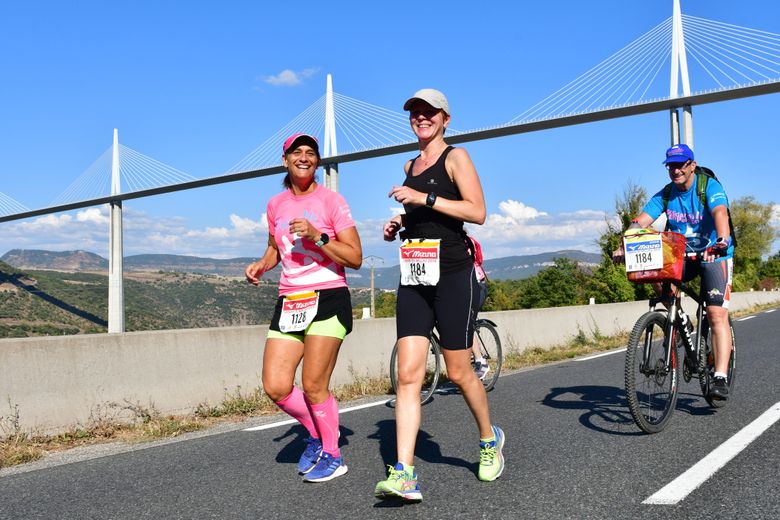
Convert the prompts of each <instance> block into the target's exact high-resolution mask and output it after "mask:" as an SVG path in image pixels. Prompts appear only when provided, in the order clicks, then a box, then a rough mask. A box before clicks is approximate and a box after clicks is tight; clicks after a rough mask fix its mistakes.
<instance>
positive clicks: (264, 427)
mask: <svg viewBox="0 0 780 520" xmlns="http://www.w3.org/2000/svg"><path fill="white" fill-rule="evenodd" d="M388 402H390V400H387V401H376V402H374V403H366V404H359V405H357V406H350V407H349V408H344V409H342V410H339V414H342V413H347V412H354V411H355V410H362V409H363V408H372V407H374V406H382V405H385V404H387V403H388ZM297 422H298V421H297V420H295V419H287V420H286V421H279V422H274V423H268V424H262V425H260V426H253V427H251V428H246V429H244V430H242V431H245V432H257V431H260V430H270V429H271V428H276V427H277V426H286V425H288V424H295V423H297Z"/></svg>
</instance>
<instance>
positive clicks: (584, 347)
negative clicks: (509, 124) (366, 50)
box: [0, 304, 778, 468]
mask: <svg viewBox="0 0 780 520" xmlns="http://www.w3.org/2000/svg"><path fill="white" fill-rule="evenodd" d="M776 307H778V306H777V305H776V304H765V305H756V306H753V307H751V308H749V309H744V310H741V311H737V312H733V313H732V316H733V317H735V318H736V317H740V316H745V315H748V314H754V313H756V312H761V311H763V310H766V309H770V308H776ZM627 339H628V333H623V334H619V335H616V336H610V337H606V336H601V334H600V333H599V332H598V330H596V331H595V332H594V333H593V334H592V335H591V336H590V337H589V336H587V335H586V334H585V333H583V332H582V331H580V333H579V334H578V335H577V336H576V337H575V338H573V339H572V341H570V342H569V343H568V344H566V345H559V346H556V347H553V348H547V349H543V348H533V349H526V350H524V351H522V352H518V349H517V348H516V347H515V346H514V345H504V363H503V366H502V371H511V370H517V369H520V368H525V367H531V366H537V365H543V364H547V363H554V362H557V361H562V360H566V359H571V358H575V357H579V356H584V355H588V354H592V353H596V352H604V351H608V350H612V349H616V348H620V347H623V346H625V344H626V342H627ZM349 370H350V374H351V375H352V379H353V381H352V382H351V383H349V384H347V385H343V386H341V387H339V388H336V389H334V392H333V393H334V395H335V397H336V399H338V400H339V401H351V400H354V399H359V398H363V397H368V396H379V395H387V394H389V393H390V380H389V378H387V377H372V376H370V375H369V374H359V373H358V372H357V370H355V368H354V367H350V369H349ZM384 372H386V371H385V370H381V373H384ZM8 405H9V409H10V410H11V413H10V415H8V416H0V434H2V435H4V437H0V468H4V467H9V466H15V465H18V464H25V463H28V462H32V461H35V460H38V459H40V458H42V457H44V456H45V455H46V454H47V453H52V452H57V451H62V450H66V449H71V448H75V447H78V446H86V445H92V444H99V443H105V442H127V443H135V442H148V441H152V440H157V439H165V438H173V437H177V436H179V435H181V434H183V433H187V432H192V431H197V430H202V429H205V428H208V427H210V426H213V425H215V424H217V423H220V422H226V421H234V422H237V421H241V420H243V419H244V418H246V417H253V416H260V415H269V414H274V413H277V412H278V411H279V409H278V408H277V407H276V405H275V404H274V402H273V401H272V400H271V399H270V398H269V397H268V396H267V395H265V394H264V393H263V391H262V390H261V389H259V388H255V389H253V390H251V391H249V392H242V389H241V388H237V389H236V390H235V391H234V392H233V393H229V392H228V391H227V390H226V392H225V398H224V399H223V401H222V402H221V403H220V404H218V405H216V406H210V405H208V404H205V403H204V404H201V405H200V406H198V407H197V408H196V409H195V411H194V412H193V413H192V414H190V415H186V416H172V415H168V416H163V415H161V414H159V413H158V412H157V411H156V410H155V409H154V407H144V406H141V405H140V404H138V403H130V402H125V403H122V404H116V403H113V404H111V405H109V406H108V409H106V410H97V411H96V413H95V414H94V417H93V418H92V419H91V421H90V424H89V425H88V426H86V427H75V428H73V429H71V430H69V431H67V432H65V433H61V434H58V435H28V434H26V433H23V432H22V431H21V428H20V421H19V410H18V407H16V406H13V405H11V403H8ZM109 409H110V410H109ZM110 411H112V412H114V413H113V414H112V413H109V412H110ZM119 413H124V415H125V417H127V416H128V415H129V416H130V420H127V419H125V420H123V421H119V420H117V419H116V417H117V415H118V414H119Z"/></svg>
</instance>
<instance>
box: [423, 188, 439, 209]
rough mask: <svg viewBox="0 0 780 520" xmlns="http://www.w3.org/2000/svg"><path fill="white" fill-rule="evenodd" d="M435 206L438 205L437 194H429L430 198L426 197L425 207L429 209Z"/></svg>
mask: <svg viewBox="0 0 780 520" xmlns="http://www.w3.org/2000/svg"><path fill="white" fill-rule="evenodd" d="M434 204H436V194H435V193H434V192H430V193H428V196H427V197H425V205H426V206H428V207H429V208H432V207H433V205H434Z"/></svg>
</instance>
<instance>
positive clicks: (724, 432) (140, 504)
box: [0, 311, 780, 520]
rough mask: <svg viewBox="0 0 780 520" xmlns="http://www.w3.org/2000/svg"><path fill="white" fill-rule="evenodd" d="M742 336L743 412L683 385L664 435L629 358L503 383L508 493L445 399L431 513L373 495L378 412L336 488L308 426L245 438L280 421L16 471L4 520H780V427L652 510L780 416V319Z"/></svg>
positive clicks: (349, 431)
mask: <svg viewBox="0 0 780 520" xmlns="http://www.w3.org/2000/svg"><path fill="white" fill-rule="evenodd" d="M735 331H736V335H737V341H738V343H737V345H738V361H737V363H738V364H737V380H736V389H735V392H734V395H733V398H732V399H731V400H730V401H729V403H728V406H726V407H725V408H723V409H721V410H713V409H711V408H710V407H709V406H708V405H707V403H706V401H704V399H703V398H702V397H701V395H700V393H699V387H698V382H697V381H696V380H694V381H691V383H687V384H686V383H684V382H683V383H682V388H681V391H680V397H679V401H678V403H677V410H676V411H675V414H674V416H673V417H672V420H671V421H670V423H669V425H668V426H667V428H666V430H664V431H663V432H661V433H659V434H656V435H645V434H643V433H642V432H640V431H639V429H638V428H637V427H636V426H635V425H634V423H633V421H632V419H631V417H630V414H629V413H628V408H627V405H626V399H625V396H624V393H623V358H624V355H623V353H622V352H621V351H618V352H613V353H610V354H608V355H602V356H599V357H594V358H590V359H587V358H586V359H578V360H571V361H567V362H563V363H558V364H555V365H548V366H544V367H538V368H534V369H531V370H524V371H520V372H515V373H513V374H509V375H506V376H504V377H502V378H501V379H500V380H499V381H498V384H497V385H496V388H495V389H494V391H492V392H491V393H490V403H491V411H492V416H493V419H494V422H495V423H496V424H498V425H500V426H501V427H502V428H503V429H504V430H505V432H506V434H507V444H506V448H505V456H506V460H507V466H506V470H505V472H504V474H503V476H502V477H501V478H500V479H499V480H497V481H496V482H492V483H483V482H480V481H478V480H477V478H476V467H477V466H476V465H477V460H478V446H477V440H476V437H477V432H476V427H475V425H474V421H473V420H472V418H471V416H470V415H469V412H468V410H467V408H466V406H465V404H464V402H463V399H462V398H461V397H460V396H459V395H458V394H456V393H453V392H446V391H445V392H443V393H441V394H439V395H437V396H436V397H435V399H434V400H433V402H432V403H430V404H429V405H426V406H425V407H424V408H423V425H422V430H421V432H420V436H419V440H418V445H417V456H418V459H417V462H416V465H417V469H418V472H419V474H420V483H421V486H422V492H423V497H424V500H423V502H422V503H420V504H415V505H409V504H407V505H402V504H401V503H400V502H394V501H391V502H381V501H377V500H376V499H374V497H373V488H374V484H375V483H376V481H378V480H380V479H382V478H383V477H384V466H385V464H388V463H393V462H394V456H395V454H394V438H395V433H394V423H393V410H392V408H390V407H388V406H387V405H386V404H384V403H383V402H377V403H376V405H375V406H367V407H364V408H360V409H357V410H353V411H346V412H344V413H343V414H342V426H341V428H342V430H341V439H342V452H343V454H344V456H345V457H346V461H347V464H348V465H349V472H348V473H347V474H346V475H345V476H343V477H341V478H338V479H335V480H333V481H331V482H327V483H323V484H307V483H304V482H302V481H301V478H300V477H299V476H298V475H297V474H296V471H295V463H296V461H297V458H298V456H299V454H300V452H301V451H302V449H303V444H302V434H303V430H302V428H300V427H298V426H295V425H278V426H271V427H268V428H267V429H263V430H253V431H246V430H245V428H249V427H252V426H257V425H260V424H266V426H269V425H270V424H273V422H274V421H275V422H278V421H280V420H283V419H285V418H286V417H285V416H278V417H275V418H271V419H262V420H253V421H250V422H247V423H244V424H242V425H241V429H232V430H229V431H225V430H224V428H223V430H216V431H211V432H207V433H206V434H204V433H200V434H197V435H194V436H188V437H186V438H184V439H180V440H176V441H174V442H171V441H167V442H163V443H157V444H154V445H149V446H136V447H134V448H132V449H131V450H130V451H127V448H115V447H103V448H102V450H103V451H98V452H97V454H95V453H94V452H93V453H91V454H90V453H87V454H86V455H84V454H83V453H82V454H81V455H76V456H74V457H73V458H72V459H71V460H74V459H75V460H76V461H75V462H69V463H59V464H57V463H56V461H57V460H60V459H62V460H63V461H67V460H68V458H67V456H65V457H61V458H60V459H58V458H56V457H55V458H53V459H51V460H49V461H45V462H43V463H38V464H33V465H29V466H27V467H23V468H15V469H12V470H3V471H2V472H0V519H37V518H47V519H55V518H56V519H71V518H72V519H125V518H127V519H144V518H154V519H178V518H187V519H189V518H192V519H200V518H219V519H232V518H241V519H244V518H246V519H254V518H257V519H272V518H283V519H288V518H312V519H320V518H328V519H339V518H358V519H369V518H426V519H440V518H441V519H450V520H454V519H458V518H491V519H494V518H534V519H559V518H573V519H575V518H576V519H582V518H658V519H661V518H663V519H669V518H686V519H698V518H707V519H720V518H724V519H725V518H728V519H732V518H739V519H741V520H742V519H752V518H755V519H768V518H780V499H779V498H778V495H777V487H778V483H780V455H779V454H778V446H780V422H774V423H773V424H772V425H771V426H769V427H768V428H767V429H766V430H765V431H764V432H763V433H762V434H761V435H759V436H758V437H757V438H756V439H755V440H754V441H753V442H750V443H749V444H747V446H746V447H744V449H742V447H740V448H739V449H737V450H736V451H738V453H737V454H736V456H734V457H733V459H731V460H730V461H729V462H727V463H725V465H724V466H723V467H721V468H720V469H719V470H717V471H716V472H715V473H714V474H713V475H712V476H711V477H709V478H708V479H706V480H705V481H704V482H703V484H701V485H700V486H699V487H698V488H696V489H695V490H693V491H692V492H691V493H690V494H688V495H687V496H685V497H684V498H682V499H681V500H680V501H679V502H678V503H676V504H668V505H655V504H645V503H643V502H644V501H645V500H646V499H648V498H649V497H651V496H652V495H654V494H655V493H656V492H657V491H659V490H660V489H661V488H663V487H664V486H666V485H667V484H668V483H670V482H671V481H673V480H674V479H676V478H677V477H678V476H680V475H681V474H682V473H684V472H685V471H686V470H688V469H689V468H691V467H692V466H694V465H696V464H697V463H699V461H701V460H702V459H704V458H705V457H706V456H708V454H710V453H711V452H713V450H716V448H718V446H720V445H721V444H722V443H724V442H726V441H728V440H729V439H730V438H732V436H734V435H735V434H736V433H737V432H739V431H740V430H741V429H742V428H743V427H745V426H746V425H749V424H750V423H751V422H753V421H754V420H755V419H756V418H758V417H759V416H762V414H764V413H765V412H767V413H769V414H771V413H772V410H773V409H775V410H776V409H777V408H778V406H780V385H778V384H777V379H778V373H779V372H780V370H779V369H780V349H778V338H779V337H780V311H778V312H771V311H770V312H764V313H760V314H758V315H755V316H753V317H751V318H750V319H747V320H744V319H743V321H738V322H736V323H735ZM363 404H371V403H363ZM352 405H354V403H349V404H343V405H342V408H346V407H350V406H352ZM775 416H776V414H775ZM742 444H743V445H744V444H745V442H742ZM79 459H82V460H79Z"/></svg>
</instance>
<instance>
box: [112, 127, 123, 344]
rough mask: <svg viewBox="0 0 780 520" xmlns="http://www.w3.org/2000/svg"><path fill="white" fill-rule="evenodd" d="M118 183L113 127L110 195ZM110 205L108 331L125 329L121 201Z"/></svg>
mask: <svg viewBox="0 0 780 520" xmlns="http://www.w3.org/2000/svg"><path fill="white" fill-rule="evenodd" d="M120 188H121V187H120V184H119V131H118V130H117V129H116V128H114V144H113V154H112V160H111V195H112V196H116V195H119V194H120V193H121V189H120ZM109 204H110V206H111V228H110V230H109V238H108V242H109V257H108V332H109V333H111V332H124V331H125V293H124V283H123V280H122V278H123V273H124V269H123V256H122V255H123V247H122V201H121V200H114V201H111V202H110V203H109Z"/></svg>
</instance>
